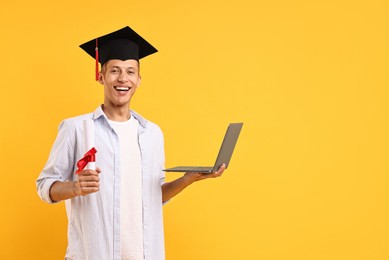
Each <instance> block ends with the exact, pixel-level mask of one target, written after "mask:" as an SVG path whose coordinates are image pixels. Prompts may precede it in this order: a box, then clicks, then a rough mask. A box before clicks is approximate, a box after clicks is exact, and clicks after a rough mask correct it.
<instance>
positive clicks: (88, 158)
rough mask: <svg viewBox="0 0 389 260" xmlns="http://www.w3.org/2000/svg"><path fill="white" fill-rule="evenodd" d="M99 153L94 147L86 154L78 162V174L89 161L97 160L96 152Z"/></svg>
mask: <svg viewBox="0 0 389 260" xmlns="http://www.w3.org/2000/svg"><path fill="white" fill-rule="evenodd" d="M96 153H97V151H96V149H95V148H94V147H92V149H90V150H89V151H88V152H87V153H86V154H84V157H83V158H82V159H81V160H79V161H78V162H77V167H78V169H77V171H76V174H79V173H80V172H81V171H82V170H84V168H85V166H86V165H87V164H88V163H89V162H94V161H95V159H96V158H95V154H96Z"/></svg>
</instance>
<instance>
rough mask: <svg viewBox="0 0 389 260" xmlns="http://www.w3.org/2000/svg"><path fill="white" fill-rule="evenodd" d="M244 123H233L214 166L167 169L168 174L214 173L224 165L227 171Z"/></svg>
mask: <svg viewBox="0 0 389 260" xmlns="http://www.w3.org/2000/svg"><path fill="white" fill-rule="evenodd" d="M242 126H243V123H231V124H229V126H228V128H227V132H226V134H225V135H224V139H223V143H222V145H221V147H220V150H219V154H218V156H217V158H216V162H215V164H214V166H177V167H173V168H168V169H165V170H164V171H166V172H199V173H212V172H217V170H218V169H219V168H220V166H222V164H223V163H224V164H225V165H226V169H227V167H228V164H229V163H230V159H231V156H232V153H233V151H234V148H235V145H236V142H237V141H238V137H239V134H240V130H241V129H242Z"/></svg>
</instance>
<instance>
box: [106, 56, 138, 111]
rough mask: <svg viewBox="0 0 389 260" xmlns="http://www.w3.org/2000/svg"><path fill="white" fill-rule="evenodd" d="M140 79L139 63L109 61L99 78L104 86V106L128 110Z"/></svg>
mask: <svg viewBox="0 0 389 260" xmlns="http://www.w3.org/2000/svg"><path fill="white" fill-rule="evenodd" d="M140 78H141V77H140V75H139V65H138V61H136V60H125V61H122V60H109V61H107V62H106V63H105V64H104V66H103V69H102V71H101V73H100V77H99V82H100V83H101V84H102V85H104V105H105V106H109V107H123V106H125V107H126V108H128V106H129V104H130V100H131V98H132V96H133V95H134V93H135V91H136V89H137V88H138V86H139V84H140Z"/></svg>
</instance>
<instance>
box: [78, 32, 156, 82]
mask: <svg viewBox="0 0 389 260" xmlns="http://www.w3.org/2000/svg"><path fill="white" fill-rule="evenodd" d="M80 48H81V49H83V50H84V51H85V52H86V53H88V54H89V55H90V56H91V57H92V58H94V59H96V80H98V77H99V62H100V64H101V66H102V65H104V63H106V62H107V61H109V60H113V59H118V60H137V61H139V60H140V59H142V58H144V57H146V56H148V55H150V54H153V53H155V52H157V51H158V50H157V49H156V48H154V47H153V46H152V45H151V44H150V43H148V42H147V41H146V40H145V39H143V38H142V37H141V36H140V35H139V34H137V33H136V32H135V31H134V30H132V29H131V28H130V27H128V26H126V27H124V28H122V29H120V30H117V31H114V32H112V33H109V34H106V35H103V36H100V37H98V38H96V39H93V40H90V41H88V42H86V43H83V44H81V45H80Z"/></svg>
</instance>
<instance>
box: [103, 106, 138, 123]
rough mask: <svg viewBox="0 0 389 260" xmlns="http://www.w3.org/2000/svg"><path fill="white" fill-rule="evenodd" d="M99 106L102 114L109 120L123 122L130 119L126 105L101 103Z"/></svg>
mask: <svg viewBox="0 0 389 260" xmlns="http://www.w3.org/2000/svg"><path fill="white" fill-rule="evenodd" d="M101 108H102V109H103V111H104V114H105V115H106V116H107V117H108V119H109V120H112V121H116V122H125V121H127V120H128V119H130V117H131V114H130V111H129V109H128V108H127V107H120V108H119V107H109V106H106V105H102V106H101Z"/></svg>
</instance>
